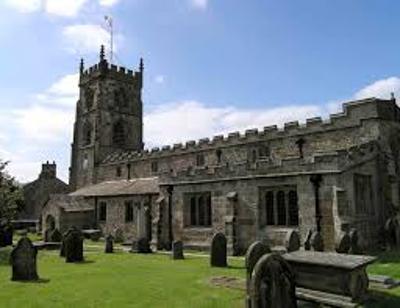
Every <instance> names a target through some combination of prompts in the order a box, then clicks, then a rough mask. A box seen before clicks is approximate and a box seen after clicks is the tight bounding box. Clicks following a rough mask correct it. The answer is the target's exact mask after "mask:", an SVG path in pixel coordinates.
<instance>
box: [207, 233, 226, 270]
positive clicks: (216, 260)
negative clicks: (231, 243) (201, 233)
mask: <svg viewBox="0 0 400 308" xmlns="http://www.w3.org/2000/svg"><path fill="white" fill-rule="evenodd" d="M226 258H227V256H226V237H225V235H224V234H223V233H217V234H215V235H214V236H213V238H212V241H211V256H210V263H211V266H216V267H227V266H228V264H227V261H226Z"/></svg>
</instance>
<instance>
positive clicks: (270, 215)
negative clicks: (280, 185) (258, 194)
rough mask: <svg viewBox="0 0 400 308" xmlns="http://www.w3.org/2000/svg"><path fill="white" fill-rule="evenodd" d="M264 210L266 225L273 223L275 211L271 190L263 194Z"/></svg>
mask: <svg viewBox="0 0 400 308" xmlns="http://www.w3.org/2000/svg"><path fill="white" fill-rule="evenodd" d="M265 210H266V211H265V212H266V215H267V219H266V222H267V225H273V224H274V222H275V217H274V215H275V211H274V193H273V192H272V191H269V192H267V194H266V195H265Z"/></svg>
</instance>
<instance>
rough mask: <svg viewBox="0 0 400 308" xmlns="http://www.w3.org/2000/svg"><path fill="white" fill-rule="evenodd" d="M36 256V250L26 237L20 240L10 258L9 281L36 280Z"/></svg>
mask: <svg viewBox="0 0 400 308" xmlns="http://www.w3.org/2000/svg"><path fill="white" fill-rule="evenodd" d="M36 256H37V249H36V248H35V247H34V246H33V244H32V242H31V240H30V239H29V238H27V237H23V238H21V239H20V240H19V241H18V244H17V246H16V247H15V248H14V249H13V250H12V252H11V256H10V263H11V265H12V277H11V280H14V281H34V280H38V279H39V277H38V274H37V267H36Z"/></svg>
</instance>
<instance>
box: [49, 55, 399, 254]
mask: <svg viewBox="0 0 400 308" xmlns="http://www.w3.org/2000/svg"><path fill="white" fill-rule="evenodd" d="M142 87H143V62H142V61H141V62H140V66H139V69H138V71H135V72H134V71H132V70H127V69H125V68H123V67H117V66H115V65H112V64H111V65H110V64H109V63H108V62H107V60H106V59H105V57H104V51H103V49H102V51H101V53H100V61H99V63H98V64H96V65H94V66H92V67H90V68H89V69H85V68H84V65H83V62H81V66H80V81H79V88H80V96H79V100H78V102H77V105H76V119H75V124H74V136H73V143H72V149H71V152H72V154H71V168H70V183H69V185H70V191H72V193H70V194H65V195H55V196H53V197H52V198H51V199H50V200H49V201H48V202H47V203H46V205H45V206H44V208H43V211H42V221H43V222H44V229H46V228H48V227H47V225H46V221H52V222H54V223H53V224H52V225H53V226H55V227H57V228H59V229H60V230H61V231H62V232H63V231H65V230H66V229H67V228H68V227H69V226H71V225H75V226H77V227H80V228H96V229H101V230H102V232H103V234H109V233H111V234H114V235H115V234H118V235H122V237H123V239H124V240H125V241H132V240H137V239H138V238H140V237H144V236H145V237H148V238H149V239H151V244H152V247H154V248H158V249H163V248H167V249H168V248H169V247H170V245H171V242H172V241H173V240H182V241H183V243H184V245H185V247H187V248H193V249H208V247H209V244H210V239H211V237H212V235H213V234H215V233H217V232H223V233H225V235H226V236H227V239H228V249H229V251H230V252H231V253H234V254H239V253H242V252H243V251H245V249H246V248H247V247H248V245H250V244H251V243H252V242H253V241H255V240H256V239H263V238H267V239H274V238H276V237H277V235H279V234H286V233H287V232H288V231H290V230H297V231H298V232H299V234H300V236H301V240H302V241H303V240H304V239H305V236H306V234H307V232H308V231H309V230H311V229H315V228H316V227H319V228H320V230H321V234H322V236H323V239H324V243H325V247H326V249H327V250H333V249H334V245H335V240H336V239H337V237H338V236H339V234H340V232H341V231H346V230H350V229H356V230H357V231H358V233H359V237H360V241H361V245H362V246H363V247H365V248H368V247H374V246H376V245H377V244H378V243H380V242H381V241H382V235H383V229H384V224H385V222H386V220H387V219H388V218H389V217H391V216H393V215H394V213H395V210H396V209H397V208H398V207H399V194H400V191H399V184H400V183H399V172H400V170H399V159H400V157H399V150H400V147H399V144H400V109H399V108H398V107H397V105H396V102H395V100H394V99H391V100H381V99H376V98H370V99H364V100H360V101H352V102H348V103H345V104H344V105H343V111H342V112H341V113H338V114H332V115H330V117H329V119H328V120H322V119H321V118H319V117H316V118H311V119H307V121H306V123H305V124H299V123H298V122H297V121H296V122H290V123H286V124H284V127H283V128H277V126H275V125H273V126H266V127H264V129H263V130H257V129H250V130H246V131H245V132H232V133H230V134H228V135H227V136H222V135H221V136H214V137H212V138H211V139H209V138H204V139H200V140H198V141H187V142H186V143H185V144H174V145H171V146H169V145H168V146H164V147H162V148H153V149H151V150H147V149H144V146H143V102H142V95H141V94H142ZM278 237H279V236H278Z"/></svg>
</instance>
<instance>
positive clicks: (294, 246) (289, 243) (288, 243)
mask: <svg viewBox="0 0 400 308" xmlns="http://www.w3.org/2000/svg"><path fill="white" fill-rule="evenodd" d="M285 248H286V250H287V252H292V251H296V250H299V249H300V235H299V233H298V232H297V231H296V230H290V231H288V232H287V234H286V238H285Z"/></svg>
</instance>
